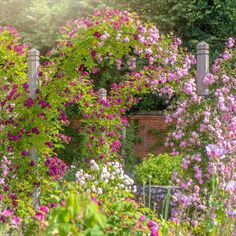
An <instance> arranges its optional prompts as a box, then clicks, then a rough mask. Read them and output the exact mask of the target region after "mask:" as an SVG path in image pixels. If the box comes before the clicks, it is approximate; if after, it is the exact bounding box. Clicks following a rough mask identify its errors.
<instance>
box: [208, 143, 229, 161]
mask: <svg viewBox="0 0 236 236" xmlns="http://www.w3.org/2000/svg"><path fill="white" fill-rule="evenodd" d="M206 151H207V155H208V156H209V157H211V158H213V159H216V158H219V157H222V156H224V155H225V153H226V152H227V150H226V149H224V148H221V147H220V146H218V145H216V144H208V145H207V146H206Z"/></svg>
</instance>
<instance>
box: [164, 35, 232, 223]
mask: <svg viewBox="0 0 236 236" xmlns="http://www.w3.org/2000/svg"><path fill="white" fill-rule="evenodd" d="M235 52H236V51H235V49H234V39H232V38H230V39H229V40H228V42H227V44H226V49H225V51H224V52H223V53H222V54H221V55H220V56H219V58H217V59H216V61H215V63H214V64H213V66H212V71H211V73H209V74H207V75H206V76H205V78H204V79H203V83H204V84H205V85H207V89H208V97H207V98H204V97H201V96H199V95H198V94H197V93H196V80H192V79H191V80H189V81H187V82H186V83H184V84H183V91H184V93H185V94H183V98H182V99H180V101H179V103H178V105H177V108H176V110H175V112H174V113H172V114H171V115H167V122H170V121H172V120H176V123H177V124H176V128H175V130H174V131H173V132H172V133H171V135H170V136H169V138H168V139H167V141H166V145H167V146H169V147H171V148H172V152H173V154H181V155H182V156H183V159H182V168H183V170H184V171H185V173H186V174H185V176H184V178H181V177H179V176H178V173H174V175H173V180H174V182H175V183H176V184H177V185H178V186H180V187H181V188H182V189H183V190H184V192H178V193H176V194H175V198H176V201H177V202H178V203H179V204H180V207H179V208H178V211H175V212H174V213H173V219H174V220H176V221H179V220H180V219H181V217H184V216H185V217H186V218H187V219H189V215H188V214H187V211H188V210H187V209H189V208H191V209H192V210H193V212H194V214H195V217H192V219H191V221H192V223H194V224H196V221H195V220H196V218H198V217H199V218H198V219H200V218H204V217H205V213H206V211H208V212H209V211H210V214H208V215H211V217H212V220H213V221H216V209H214V208H212V207H211V205H210V204H211V202H210V200H209V197H210V196H211V194H212V192H214V191H219V192H221V194H220V196H221V198H219V199H214V200H215V201H217V202H221V203H222V202H224V206H223V210H224V211H225V214H226V216H227V215H228V214H230V216H232V215H234V217H235V216H236V215H235V212H234V210H233V209H235V204H236V202H235V199H234V198H232V196H233V194H234V188H233V187H232V189H231V187H229V188H227V189H228V190H229V189H230V190H231V193H230V191H226V190H225V186H231V184H230V183H234V181H235V180H236V179H235V178H236V173H235V167H236V166H235V164H236V162H235V156H236V142H235V140H236V132H235V127H236V123H235V117H236V97H235V88H236V83H235V72H236V68H235V55H236V53H235ZM230 67H231V68H232V69H231V70H232V71H230V70H229V68H230ZM213 183H214V184H213ZM216 183H217V184H216ZM232 186H233V184H232ZM216 189H217V190H216ZM232 212H234V213H233V214H232Z"/></svg>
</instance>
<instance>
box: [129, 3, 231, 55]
mask: <svg viewBox="0 0 236 236" xmlns="http://www.w3.org/2000/svg"><path fill="white" fill-rule="evenodd" d="M130 4H131V7H132V9H134V10H136V11H138V12H139V13H140V14H141V15H142V17H143V18H144V19H145V20H147V21H152V22H155V23H156V24H157V26H158V28H159V29H160V30H161V31H163V32H165V33H167V32H170V31H172V32H173V33H174V34H177V35H178V36H179V37H180V38H182V39H183V42H184V45H185V46H187V47H189V48H190V50H193V51H194V49H195V47H196V44H197V43H198V42H199V41H202V40H204V41H206V42H207V43H209V44H210V46H211V48H212V49H211V50H212V51H214V52H215V53H214V54H215V55H214V56H213V57H215V56H216V54H218V53H219V52H221V51H222V50H223V48H224V43H225V41H226V39H227V38H228V37H229V36H233V37H236V1H235V0H168V1H163V0H133V1H132V2H131V3H130Z"/></svg>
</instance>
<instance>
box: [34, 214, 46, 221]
mask: <svg viewBox="0 0 236 236" xmlns="http://www.w3.org/2000/svg"><path fill="white" fill-rule="evenodd" d="M34 217H35V218H36V219H37V220H43V219H44V218H45V215H44V214H43V213H41V212H36V213H35V215H34Z"/></svg>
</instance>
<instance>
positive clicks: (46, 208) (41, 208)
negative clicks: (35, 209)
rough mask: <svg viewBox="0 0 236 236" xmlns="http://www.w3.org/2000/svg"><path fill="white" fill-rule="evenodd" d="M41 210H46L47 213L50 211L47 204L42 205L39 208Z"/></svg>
mask: <svg viewBox="0 0 236 236" xmlns="http://www.w3.org/2000/svg"><path fill="white" fill-rule="evenodd" d="M39 210H40V211H42V212H45V213H48V212H49V208H48V207H46V206H41V207H40V208H39Z"/></svg>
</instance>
